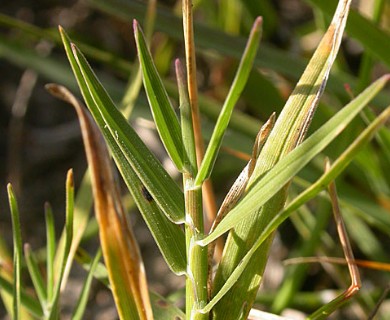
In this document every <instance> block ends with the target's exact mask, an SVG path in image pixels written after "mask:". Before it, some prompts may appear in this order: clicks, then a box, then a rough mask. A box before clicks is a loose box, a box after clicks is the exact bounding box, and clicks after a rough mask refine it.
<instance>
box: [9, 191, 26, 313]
mask: <svg viewBox="0 0 390 320" xmlns="http://www.w3.org/2000/svg"><path fill="white" fill-rule="evenodd" d="M7 191H8V202H9V207H10V209H11V218H12V237H13V244H14V258H13V267H14V268H13V273H14V276H13V307H12V312H13V313H12V318H13V319H15V320H19V319H20V318H21V314H20V310H21V297H20V292H21V290H22V283H21V263H22V252H23V249H22V235H21V231H20V221H19V208H18V204H17V202H16V198H15V194H14V192H13V190H12V186H11V184H8V186H7Z"/></svg>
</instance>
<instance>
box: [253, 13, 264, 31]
mask: <svg viewBox="0 0 390 320" xmlns="http://www.w3.org/2000/svg"><path fill="white" fill-rule="evenodd" d="M262 25H263V17H260V16H259V17H257V18H256V20H255V22H254V23H253V27H254V28H255V29H258V28H260V27H261V26H262Z"/></svg>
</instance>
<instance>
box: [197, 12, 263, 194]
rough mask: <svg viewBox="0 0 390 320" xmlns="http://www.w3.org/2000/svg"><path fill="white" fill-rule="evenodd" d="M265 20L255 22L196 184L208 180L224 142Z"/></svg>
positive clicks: (250, 67) (251, 64) (259, 19)
mask: <svg viewBox="0 0 390 320" xmlns="http://www.w3.org/2000/svg"><path fill="white" fill-rule="evenodd" d="M262 22H263V20H262V19H261V18H260V17H259V18H257V19H256V21H255V23H254V24H253V27H252V31H251V33H250V36H249V39H248V43H247V45H246V48H245V51H244V53H243V55H242V59H241V62H240V65H239V67H238V70H237V73H236V76H235V78H234V81H233V83H232V85H231V87H230V90H229V93H228V96H227V97H226V100H225V103H224V105H223V107H222V110H221V113H220V114H219V117H218V120H217V123H216V125H215V128H214V131H213V135H212V136H211V140H210V143H209V145H208V147H207V150H206V154H205V156H204V159H203V161H202V164H201V166H200V168H199V172H198V174H197V176H196V178H195V181H194V184H195V186H198V187H199V186H200V185H201V184H202V182H203V181H204V180H206V179H207V178H208V177H209V176H210V174H211V171H212V169H213V166H214V163H215V160H216V158H217V155H218V151H219V149H220V147H221V144H222V139H223V136H224V134H225V131H226V128H227V126H228V124H229V120H230V117H231V115H232V112H233V107H234V106H235V104H236V103H237V101H238V98H239V97H240V95H241V92H242V90H243V89H244V87H245V84H246V82H247V80H248V77H249V74H250V71H251V69H252V66H253V61H254V59H255V57H256V53H257V49H258V47H259V43H260V38H261V30H262V29H261V27H262Z"/></svg>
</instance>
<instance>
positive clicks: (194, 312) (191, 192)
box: [176, 60, 208, 320]
mask: <svg viewBox="0 0 390 320" xmlns="http://www.w3.org/2000/svg"><path fill="white" fill-rule="evenodd" d="M176 76H177V83H178V88H179V97H180V116H181V130H182V138H183V145H184V150H183V151H184V152H185V154H184V157H183V158H184V173H183V185H184V201H185V212H186V219H185V221H186V223H185V234H186V252H187V280H186V318H187V319H197V320H198V319H199V320H200V319H207V318H208V315H207V314H202V313H200V312H199V311H198V310H199V309H201V308H203V307H204V306H205V305H206V304H207V275H208V272H207V268H208V261H207V247H200V246H199V245H196V244H195V243H196V241H197V240H199V239H201V238H203V236H204V223H203V212H202V189H201V188H194V177H195V176H196V174H197V159H196V146H195V137H194V127H193V118H192V114H191V106H190V102H189V97H188V92H187V90H186V81H185V75H184V70H183V68H182V66H181V63H180V61H179V60H176Z"/></svg>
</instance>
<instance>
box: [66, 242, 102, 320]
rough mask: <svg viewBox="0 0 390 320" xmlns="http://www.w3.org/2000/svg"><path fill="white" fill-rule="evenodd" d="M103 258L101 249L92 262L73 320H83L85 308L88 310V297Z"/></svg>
mask: <svg viewBox="0 0 390 320" xmlns="http://www.w3.org/2000/svg"><path fill="white" fill-rule="evenodd" d="M101 256H102V251H101V250H100V249H99V250H98V252H97V253H96V255H95V257H94V258H93V260H92V262H91V265H90V268H89V272H88V276H87V278H86V279H85V282H84V285H83V289H82V290H81V294H80V297H79V299H78V301H77V304H76V307H75V310H74V311H73V315H72V320H81V319H83V316H84V312H85V308H86V306H87V302H88V295H89V292H90V289H91V284H92V280H93V278H94V273H95V271H96V268H97V266H98V265H99V260H100V258H101Z"/></svg>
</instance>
